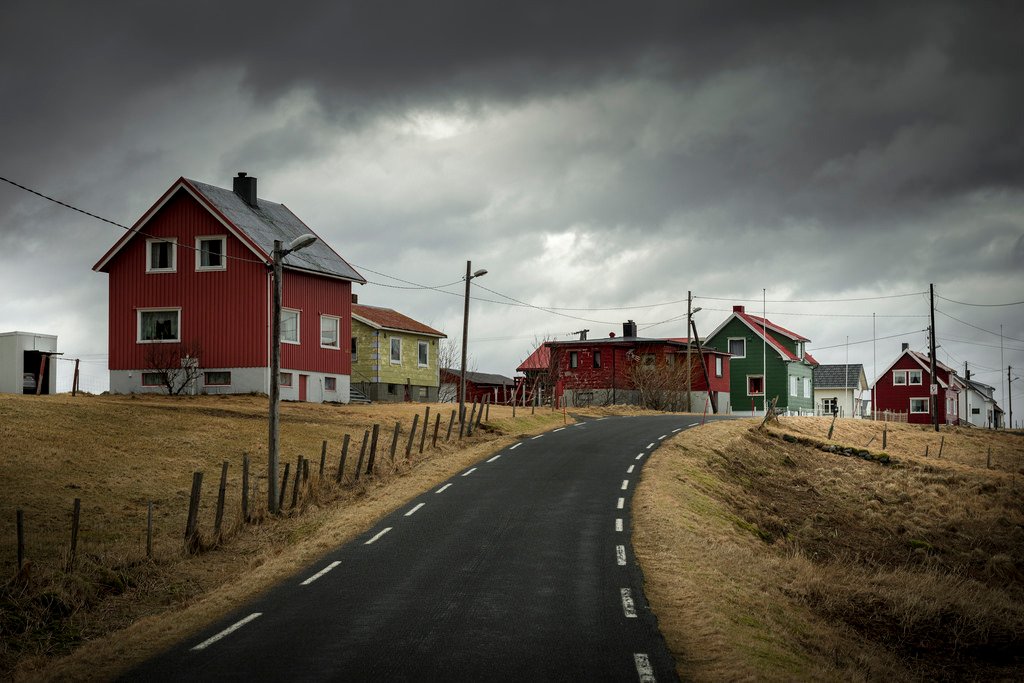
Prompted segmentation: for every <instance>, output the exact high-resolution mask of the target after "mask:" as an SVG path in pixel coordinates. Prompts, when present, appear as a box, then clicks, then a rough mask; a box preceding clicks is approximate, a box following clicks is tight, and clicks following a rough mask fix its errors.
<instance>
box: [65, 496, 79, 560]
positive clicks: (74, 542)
mask: <svg viewBox="0 0 1024 683" xmlns="http://www.w3.org/2000/svg"><path fill="white" fill-rule="evenodd" d="M81 519H82V499H81V498H75V502H74V505H73V506H72V508H71V553H70V554H69V555H68V571H71V570H72V569H74V568H75V555H76V554H77V553H78V523H79V522H80V521H81Z"/></svg>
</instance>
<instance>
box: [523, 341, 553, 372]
mask: <svg viewBox="0 0 1024 683" xmlns="http://www.w3.org/2000/svg"><path fill="white" fill-rule="evenodd" d="M550 367H551V347H550V346H548V345H547V344H541V345H540V346H538V347H537V350H536V351H534V352H533V353H531V354H530V355H529V356H528V357H527V358H526V360H524V361H523V362H522V364H520V366H519V367H518V368H516V372H526V371H527V370H547V369H549V368H550Z"/></svg>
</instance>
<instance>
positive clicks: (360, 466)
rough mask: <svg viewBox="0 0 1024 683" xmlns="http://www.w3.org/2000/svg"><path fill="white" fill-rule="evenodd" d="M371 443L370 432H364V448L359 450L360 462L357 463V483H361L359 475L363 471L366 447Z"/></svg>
mask: <svg viewBox="0 0 1024 683" xmlns="http://www.w3.org/2000/svg"><path fill="white" fill-rule="evenodd" d="M369 443H370V430H369V429H367V430H365V431H364V432H363V447H362V448H360V449H359V462H357V463H356V477H355V481H359V474H360V473H361V472H362V471H363V456H365V455H366V447H367V445H369Z"/></svg>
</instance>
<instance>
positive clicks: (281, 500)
mask: <svg viewBox="0 0 1024 683" xmlns="http://www.w3.org/2000/svg"><path fill="white" fill-rule="evenodd" d="M291 469H292V464H291V463H290V462H286V463H285V464H284V474H283V475H281V493H280V495H278V497H277V511H278V512H281V508H283V507H284V494H285V492H286V491H287V490H288V473H289V472H291Z"/></svg>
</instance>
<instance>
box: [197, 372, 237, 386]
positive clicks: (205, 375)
mask: <svg viewBox="0 0 1024 683" xmlns="http://www.w3.org/2000/svg"><path fill="white" fill-rule="evenodd" d="M212 374H217V375H220V374H224V375H227V376H228V381H227V383H226V384H211V383H210V381H209V378H210V375H212ZM203 386H204V387H230V386H231V371H230V370H204V371H203Z"/></svg>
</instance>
